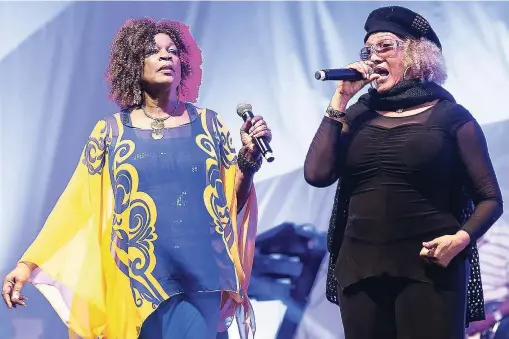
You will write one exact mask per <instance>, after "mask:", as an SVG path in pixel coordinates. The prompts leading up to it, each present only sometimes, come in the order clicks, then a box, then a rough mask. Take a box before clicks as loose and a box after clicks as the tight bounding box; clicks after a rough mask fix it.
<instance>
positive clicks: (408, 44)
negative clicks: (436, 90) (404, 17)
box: [403, 38, 447, 85]
mask: <svg viewBox="0 0 509 339" xmlns="http://www.w3.org/2000/svg"><path fill="white" fill-rule="evenodd" d="M403 46H404V56H403V65H404V67H405V71H406V72H405V73H407V74H405V77H410V78H418V79H420V80H421V81H423V82H425V81H429V82H434V83H436V84H438V85H442V84H443V83H444V82H445V80H446V79H447V69H446V66H445V59H444V56H443V55H442V51H441V50H440V48H438V46H437V45H435V44H434V43H432V42H431V41H429V40H427V39H424V38H421V39H405V40H404V44H403Z"/></svg>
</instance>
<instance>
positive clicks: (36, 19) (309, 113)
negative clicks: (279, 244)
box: [0, 1, 509, 339]
mask: <svg viewBox="0 0 509 339" xmlns="http://www.w3.org/2000/svg"><path fill="white" fill-rule="evenodd" d="M387 4H389V3H388V2H319V1H313V2H300V1H299V2H259V1H257V2H236V1H234V2H217V3H216V2H212V1H206V2H194V1H193V2H169V1H166V2H44V3H42V2H30V3H28V2H27V3H23V2H1V3H0V41H1V42H2V43H1V44H0V114H1V119H2V120H1V121H2V122H1V139H0V143H1V144H0V147H1V148H0V149H1V162H2V167H1V170H2V172H1V175H0V180H1V201H0V208H1V211H0V215H1V226H0V227H1V228H0V230H1V232H2V236H0V272H2V274H3V273H5V272H6V271H8V270H10V269H11V268H12V267H13V265H14V263H15V262H16V260H17V259H18V258H19V257H20V256H21V255H22V253H23V251H24V249H25V248H26V246H28V244H29V243H30V242H31V241H32V240H33V238H34V237H35V236H36V234H37V233H38V231H39V229H40V227H41V226H42V224H43V222H44V220H45V218H46V217H47V215H48V213H49V212H50V210H51V208H52V207H53V205H54V203H55V202H56V200H57V198H58V196H59V195H60V193H61V192H62V190H63V189H64V187H65V185H66V184H67V180H68V179H69V177H70V175H71V173H72V171H73V169H74V167H75V166H76V164H77V161H78V158H79V154H80V152H81V149H82V147H83V145H84V143H85V141H86V139H87V136H88V134H89V132H90V131H91V129H92V127H93V126H94V124H95V122H96V121H97V120H98V119H100V118H102V117H104V116H106V115H110V114H112V113H115V112H116V111H117V108H116V107H115V105H114V104H112V103H110V102H109V101H108V96H107V93H108V90H107V87H106V84H105V82H104V80H103V75H104V72H105V69H106V66H107V61H108V53H109V44H110V42H111V40H112V38H113V36H114V34H115V32H116V30H117V29H118V28H119V26H120V25H121V24H122V22H123V21H124V20H126V19H127V18H131V17H143V16H151V17H154V18H157V19H162V18H170V19H176V20H181V21H184V22H185V23H187V24H188V25H190V26H191V28H192V32H193V34H194V36H195V38H196V39H197V41H198V42H199V45H200V46H201V48H202V50H203V58H204V64H203V69H204V72H203V86H202V87H201V92H200V97H199V101H198V104H199V105H201V106H204V107H208V108H211V109H213V110H215V111H217V112H219V113H220V114H221V115H222V116H223V119H224V120H225V122H226V124H227V125H228V126H229V127H230V129H231V130H232V131H233V135H234V140H235V143H236V145H239V142H240V140H239V136H238V135H237V134H238V133H237V131H238V129H239V127H240V124H241V120H240V119H239V118H238V116H237V115H236V114H235V107H236V105H237V103H239V102H241V101H245V102H249V103H251V104H252V105H253V109H254V112H255V113H256V114H261V115H263V116H264V117H265V118H266V120H267V121H268V122H269V123H270V125H271V128H272V131H273V134H274V140H273V142H272V146H273V149H274V151H275V155H276V161H275V162H274V163H272V164H265V165H264V166H263V169H262V170H261V171H260V172H259V175H258V176H257V182H256V186H257V189H258V197H259V203H260V227H259V230H260V232H263V231H264V230H267V229H269V228H271V227H273V226H274V225H277V224H278V223H281V222H283V221H293V222H296V223H312V224H315V225H316V227H317V228H319V229H320V230H323V231H325V230H326V227H327V222H328V218H329V214H330V208H331V202H332V197H333V193H334V189H335V187H333V186H331V187H329V188H324V189H315V188H312V187H309V186H308V185H307V184H306V183H305V182H304V180H303V174H302V165H303V162H304V158H305V155H306V152H307V149H308V146H309V144H310V141H311V139H312V137H313V134H314V132H315V130H316V128H317V127H318V125H319V123H320V120H321V119H322V116H323V111H324V109H325V107H326V106H327V104H328V101H329V99H330V97H331V95H332V93H333V91H334V84H333V83H323V82H318V81H316V80H315V79H314V77H313V74H314V72H315V71H316V70H318V69H321V68H331V67H341V66H343V65H345V64H348V63H350V62H352V61H355V60H357V59H358V51H359V49H360V48H361V47H362V45H363V36H364V32H363V24H364V21H365V18H366V17H367V15H368V14H369V13H370V11H371V10H373V9H375V8H377V7H379V6H382V5H387ZM391 4H400V5H403V6H407V7H409V8H411V9H414V10H415V11H417V12H419V13H421V14H422V15H423V16H424V17H426V18H428V19H429V21H430V22H431V25H432V26H433V27H434V29H435V30H436V31H437V32H438V35H439V37H440V39H441V40H442V44H443V46H444V54H445V57H446V59H447V64H448V69H449V79H448V81H447V84H446V88H447V89H448V90H450V91H451V92H452V93H453V94H454V95H455V96H456V98H457V100H458V101H459V102H460V103H462V104H463V105H464V106H466V107H467V108H468V109H469V110H470V111H471V112H472V113H473V115H474V116H475V117H476V118H477V119H478V120H479V122H480V123H481V124H482V125H483V128H484V130H485V132H486V135H487V138H488V141H489V146H490V149H491V153H492V158H493V162H494V164H495V167H496V170H497V172H498V176H499V180H500V182H501V184H502V187H503V190H504V193H505V195H506V196H509V195H508V190H509V175H508V170H509V156H508V155H507V141H506V140H507V136H508V135H509V110H508V108H507V96H508V95H509V81H508V78H509V30H508V29H509V3H504V2H483V3H479V2H413V3H404V2H397V3H396V2H392V3H391ZM497 227H509V226H507V225H504V224H503V221H501V222H500V223H499V224H498V225H497ZM324 272H325V265H324V266H323V269H322V270H321V272H320V276H319V278H318V280H317V282H316V286H315V288H314V290H313V293H312V296H311V300H310V305H309V307H308V309H307V310H306V313H305V317H304V320H303V322H302V324H301V326H300V327H299V330H298V334H297V335H296V338H299V339H304V338H306V339H309V338H320V339H333V338H343V334H342V326H341V320H340V315H339V311H338V309H337V307H335V306H333V305H332V304H329V303H328V302H327V301H326V300H325V299H324V297H323V295H324V286H325V280H324ZM26 292H27V293H28V295H29V297H30V301H29V302H28V304H29V307H28V308H26V309H21V310H15V311H11V312H9V313H8V315H7V312H6V310H5V309H4V308H3V307H2V308H0V339H13V338H16V339H36V338H39V339H41V338H52V339H54V338H57V339H59V338H65V336H66V332H65V329H64V327H63V325H62V324H61V323H60V320H59V319H58V318H57V316H56V314H55V313H54V312H53V311H52V310H51V308H50V307H49V306H48V304H47V303H46V302H45V301H44V300H43V298H42V297H41V296H40V295H39V294H38V293H36V292H35V291H34V289H33V288H30V287H29V288H27V289H26ZM269 306H271V307H272V306H274V307H275V308H270V307H269ZM256 309H257V310H258V312H257V313H258V317H257V319H258V336H257V337H258V338H262V339H271V338H273V337H274V333H275V332H276V331H277V328H278V326H279V322H280V321H281V316H282V314H283V312H284V309H285V307H284V305H277V303H276V304H270V305H267V304H257V305H256ZM231 338H232V339H233V338H236V336H235V335H232V336H231Z"/></svg>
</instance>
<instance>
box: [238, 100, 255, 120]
mask: <svg viewBox="0 0 509 339" xmlns="http://www.w3.org/2000/svg"><path fill="white" fill-rule="evenodd" d="M248 111H251V112H252V111H253V106H251V105H250V104H246V103H240V104H238V105H237V114H238V115H239V116H241V117H242V116H243V115H244V113H246V112H248Z"/></svg>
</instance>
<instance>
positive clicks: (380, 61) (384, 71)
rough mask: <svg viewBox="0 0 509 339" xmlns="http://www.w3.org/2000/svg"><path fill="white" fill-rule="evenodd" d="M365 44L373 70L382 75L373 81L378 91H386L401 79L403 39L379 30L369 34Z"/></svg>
mask: <svg viewBox="0 0 509 339" xmlns="http://www.w3.org/2000/svg"><path fill="white" fill-rule="evenodd" d="M365 46H366V47H368V48H367V51H368V53H369V54H368V55H369V56H368V59H367V61H368V63H369V64H370V66H371V67H372V68H373V72H375V73H378V74H380V75H382V76H381V77H380V78H378V79H377V80H375V81H374V85H375V86H376V90H377V91H378V92H380V93H382V92H386V91H388V90H390V89H391V88H392V87H394V85H396V84H397V83H398V82H400V81H401V80H403V76H404V72H405V70H404V63H403V56H404V51H403V40H401V39H400V38H399V37H398V36H397V35H395V34H392V33H388V32H380V33H375V34H372V35H370V37H369V38H368V40H367V41H366V45H365Z"/></svg>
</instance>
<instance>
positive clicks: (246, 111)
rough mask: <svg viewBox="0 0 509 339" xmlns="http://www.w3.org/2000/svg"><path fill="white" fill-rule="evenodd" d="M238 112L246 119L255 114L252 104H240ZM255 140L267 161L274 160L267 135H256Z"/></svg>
mask: <svg viewBox="0 0 509 339" xmlns="http://www.w3.org/2000/svg"><path fill="white" fill-rule="evenodd" d="M237 114H238V115H239V116H240V117H241V118H242V119H243V120H244V121H246V120H247V119H249V118H254V114H253V106H251V105H250V104H238V105H237ZM255 141H256V143H257V144H258V147H260V150H261V151H262V155H263V157H264V158H265V160H267V162H273V161H274V155H273V154H272V148H270V145H269V142H268V141H267V138H265V137H255Z"/></svg>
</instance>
